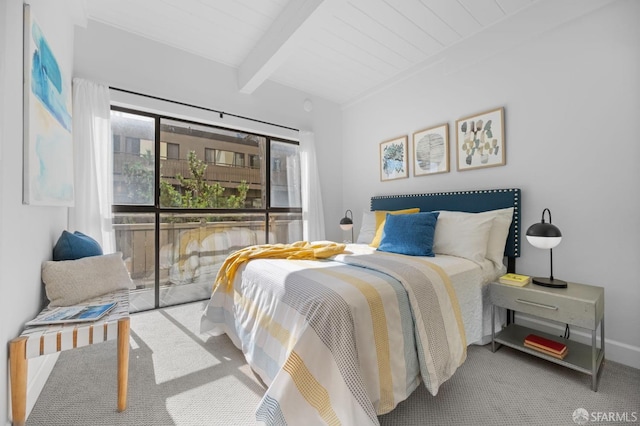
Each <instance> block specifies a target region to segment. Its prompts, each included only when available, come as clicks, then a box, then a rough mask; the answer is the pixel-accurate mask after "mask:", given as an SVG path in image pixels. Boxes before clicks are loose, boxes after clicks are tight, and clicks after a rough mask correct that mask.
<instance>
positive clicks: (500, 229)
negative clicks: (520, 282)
mask: <svg viewBox="0 0 640 426" xmlns="http://www.w3.org/2000/svg"><path fill="white" fill-rule="evenodd" d="M477 214H478V215H487V216H490V215H493V225H492V226H491V231H489V241H488V242H487V254H486V256H485V257H486V258H487V259H489V260H491V261H492V262H493V263H495V264H496V265H502V264H503V259H504V248H505V245H506V244H507V237H508V236H509V228H510V227H511V221H512V220H513V207H509V208H506V209H499V210H491V211H488V212H483V213H477Z"/></svg>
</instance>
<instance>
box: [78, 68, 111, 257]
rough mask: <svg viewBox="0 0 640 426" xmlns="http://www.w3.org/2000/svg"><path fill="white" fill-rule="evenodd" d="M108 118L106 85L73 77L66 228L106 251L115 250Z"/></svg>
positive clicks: (109, 113)
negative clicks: (71, 190)
mask: <svg viewBox="0 0 640 426" xmlns="http://www.w3.org/2000/svg"><path fill="white" fill-rule="evenodd" d="M110 119H111V110H110V99H109V88H108V87H107V86H103V85H100V84H96V83H93V82H90V81H87V80H83V79H80V78H74V79H73V146H74V148H73V149H74V164H75V207H73V208H71V209H70V210H69V229H70V230H71V231H80V232H82V233H84V234H86V235H89V236H90V237H93V238H94V239H95V240H96V241H98V243H100V245H101V246H102V250H103V251H104V253H105V254H107V253H113V252H114V251H115V237H114V233H113V227H112V222H111V204H112V200H113V177H112V173H113V167H112V164H113V156H112V150H113V147H112V143H111V123H110Z"/></svg>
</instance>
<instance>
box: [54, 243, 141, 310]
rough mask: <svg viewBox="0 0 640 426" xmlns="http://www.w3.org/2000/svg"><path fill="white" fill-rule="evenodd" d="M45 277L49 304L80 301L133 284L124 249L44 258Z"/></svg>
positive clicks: (67, 303) (73, 303) (60, 304)
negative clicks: (97, 253)
mask: <svg viewBox="0 0 640 426" xmlns="http://www.w3.org/2000/svg"><path fill="white" fill-rule="evenodd" d="M42 281H43V282H44V285H45V291H46V293H47V298H48V299H49V300H50V302H51V303H50V306H71V305H77V304H78V303H80V302H83V301H85V300H87V299H91V298H93V297H97V296H101V295H103V294H107V293H111V292H112V291H116V290H120V289H128V288H131V287H132V284H133V283H132V281H131V277H130V276H129V271H127V268H126V266H125V264H124V262H123V261H122V253H113V254H106V255H102V256H91V257H83V258H81V259H77V260H60V261H46V262H43V263H42Z"/></svg>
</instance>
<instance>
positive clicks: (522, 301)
mask: <svg viewBox="0 0 640 426" xmlns="http://www.w3.org/2000/svg"><path fill="white" fill-rule="evenodd" d="M516 302H520V303H524V304H525V305H531V306H537V307H539V308H545V309H551V310H552V311H557V310H558V307H557V306H551V305H545V304H544V303H538V302H530V301H528V300H523V299H516Z"/></svg>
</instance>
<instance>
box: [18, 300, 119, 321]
mask: <svg viewBox="0 0 640 426" xmlns="http://www.w3.org/2000/svg"><path fill="white" fill-rule="evenodd" d="M116 305H117V302H111V303H105V304H102V305H83V306H61V307H59V308H53V309H51V310H47V311H44V312H41V313H40V314H39V315H38V316H37V317H35V318H34V319H32V320H31V321H29V322H27V323H26V324H25V325H27V326H30V325H31V326H33V325H46V324H66V323H71V322H86V321H95V320H98V319H100V318H102V317H103V316H105V315H106V314H107V313H109V311H111V310H112V309H113V308H114V307H115V306H116Z"/></svg>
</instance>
